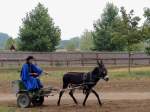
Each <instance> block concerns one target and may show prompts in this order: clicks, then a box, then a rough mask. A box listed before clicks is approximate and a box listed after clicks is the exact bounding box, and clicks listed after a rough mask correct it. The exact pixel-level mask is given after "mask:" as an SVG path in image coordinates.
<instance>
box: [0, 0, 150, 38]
mask: <svg viewBox="0 0 150 112" xmlns="http://www.w3.org/2000/svg"><path fill="white" fill-rule="evenodd" d="M38 2H41V3H42V4H44V5H45V7H48V9H49V14H50V16H51V17H52V18H53V19H54V22H55V24H56V25H57V26H59V27H60V28H61V32H62V36H61V38H62V39H63V40H64V39H69V38H71V37H75V36H80V35H81V34H82V32H84V30H85V29H88V30H92V29H93V22H94V21H95V20H97V19H98V18H100V15H101V13H102V11H103V8H104V7H105V5H106V3H107V2H112V3H114V4H115V5H116V6H118V7H121V6H124V7H125V8H126V9H127V10H128V11H129V10H130V9H134V10H135V13H136V15H139V16H142V15H143V8H144V7H150V0H0V32H4V33H8V34H9V35H10V36H12V37H13V38H16V37H17V35H18V30H19V26H20V25H21V24H22V20H21V19H22V18H23V17H25V15H26V13H27V12H29V11H30V10H31V9H33V8H34V7H35V6H36V5H37V4H38Z"/></svg>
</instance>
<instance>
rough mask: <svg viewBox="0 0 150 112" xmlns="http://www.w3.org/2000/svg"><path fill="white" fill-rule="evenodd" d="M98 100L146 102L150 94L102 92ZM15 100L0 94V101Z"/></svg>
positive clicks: (78, 94)
mask: <svg viewBox="0 0 150 112" xmlns="http://www.w3.org/2000/svg"><path fill="white" fill-rule="evenodd" d="M74 95H75V97H76V98H77V99H78V100H82V99H84V97H85V95H83V94H82V93H75V94H74ZM99 95H100V98H101V99H103V100H148V99H150V92H103V93H99ZM57 99H58V94H57V95H55V96H49V97H48V98H46V100H57ZM63 99H66V100H69V99H71V98H70V96H69V95H68V94H67V93H65V94H64V95H63V97H62V100H63ZM89 99H90V100H95V99H96V97H95V96H94V95H93V94H90V96H89ZM13 100H16V96H15V95H14V94H4V93H1V94H0V101H1V102H2V101H13Z"/></svg>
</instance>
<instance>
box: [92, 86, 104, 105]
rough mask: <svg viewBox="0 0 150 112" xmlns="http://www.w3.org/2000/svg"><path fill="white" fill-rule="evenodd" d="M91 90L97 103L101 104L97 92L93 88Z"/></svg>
mask: <svg viewBox="0 0 150 112" xmlns="http://www.w3.org/2000/svg"><path fill="white" fill-rule="evenodd" d="M91 91H92V93H94V94H95V96H96V97H97V100H98V103H99V105H100V106H102V103H101V100H100V98H99V95H98V94H97V92H96V91H95V90H93V89H92V90H91Z"/></svg>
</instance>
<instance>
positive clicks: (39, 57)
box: [0, 52, 150, 67]
mask: <svg viewBox="0 0 150 112" xmlns="http://www.w3.org/2000/svg"><path fill="white" fill-rule="evenodd" d="M29 55H33V56H34V57H35V58H36V63H37V64H39V65H43V66H57V67H60V66H67V67H70V66H73V67H74V66H77V67H80V66H95V65H96V60H100V59H102V60H103V61H104V63H105V64H106V65H107V66H127V65H128V61H129V58H128V53H125V52H53V53H48V52H0V67H20V66H21V65H22V64H23V63H24V62H25V59H26V57H27V56H29ZM130 60H131V65H132V66H137V65H150V56H148V55H146V54H145V53H137V52H135V53H132V55H131V59H130Z"/></svg>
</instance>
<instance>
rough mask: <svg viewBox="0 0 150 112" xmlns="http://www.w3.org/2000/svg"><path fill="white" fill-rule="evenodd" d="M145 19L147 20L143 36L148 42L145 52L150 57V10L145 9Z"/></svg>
mask: <svg viewBox="0 0 150 112" xmlns="http://www.w3.org/2000/svg"><path fill="white" fill-rule="evenodd" d="M144 17H145V18H146V20H145V22H144V25H143V32H144V33H143V36H144V37H145V40H146V49H145V52H146V53H147V54H149V55H150V8H145V9H144Z"/></svg>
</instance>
